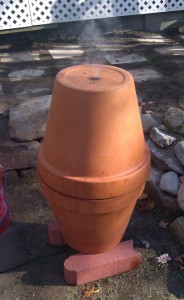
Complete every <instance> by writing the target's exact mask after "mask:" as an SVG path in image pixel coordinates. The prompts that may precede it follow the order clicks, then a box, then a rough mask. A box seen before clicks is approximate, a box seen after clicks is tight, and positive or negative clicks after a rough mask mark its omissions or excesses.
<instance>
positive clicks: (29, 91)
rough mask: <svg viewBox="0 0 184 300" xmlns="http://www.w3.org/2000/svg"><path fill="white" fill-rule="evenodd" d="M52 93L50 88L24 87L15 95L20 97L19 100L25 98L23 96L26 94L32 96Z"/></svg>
mask: <svg viewBox="0 0 184 300" xmlns="http://www.w3.org/2000/svg"><path fill="white" fill-rule="evenodd" d="M51 93H52V89H51V88H34V89H33V88H31V87H30V88H26V89H25V90H23V91H22V92H19V93H18V94H16V96H17V97H18V98H19V99H20V100H25V96H27V95H31V96H32V97H39V96H42V95H49V94H51Z"/></svg>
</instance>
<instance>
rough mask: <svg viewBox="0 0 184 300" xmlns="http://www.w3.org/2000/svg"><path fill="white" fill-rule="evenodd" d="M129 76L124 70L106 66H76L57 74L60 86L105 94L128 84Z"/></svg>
mask: <svg viewBox="0 0 184 300" xmlns="http://www.w3.org/2000/svg"><path fill="white" fill-rule="evenodd" d="M130 78H131V74H130V73H128V72H127V71H125V70H122V69H119V68H116V67H112V66H106V65H95V64H91V65H78V66H72V67H69V68H66V69H64V70H63V71H61V72H59V73H58V74H57V80H58V82H60V83H61V84H62V85H64V86H66V87H69V88H72V89H77V90H83V91H88V92H90V91H91V92H95V91H96V92H105V91H111V90H114V89H118V88H121V87H123V86H125V85H126V84H128V82H129V81H130Z"/></svg>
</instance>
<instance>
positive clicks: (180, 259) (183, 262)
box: [175, 254, 184, 264]
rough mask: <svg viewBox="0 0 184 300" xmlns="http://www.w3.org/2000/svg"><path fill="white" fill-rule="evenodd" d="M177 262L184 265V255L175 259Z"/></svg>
mask: <svg viewBox="0 0 184 300" xmlns="http://www.w3.org/2000/svg"><path fill="white" fill-rule="evenodd" d="M175 261H178V262H180V263H181V264H184V254H181V255H179V256H177V257H176V258H175Z"/></svg>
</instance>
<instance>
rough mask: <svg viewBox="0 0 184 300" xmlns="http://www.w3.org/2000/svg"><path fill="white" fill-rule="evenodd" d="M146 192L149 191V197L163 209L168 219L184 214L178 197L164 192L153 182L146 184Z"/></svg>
mask: <svg viewBox="0 0 184 300" xmlns="http://www.w3.org/2000/svg"><path fill="white" fill-rule="evenodd" d="M146 192H147V193H148V197H149V198H150V199H152V200H153V201H155V203H156V204H157V205H158V207H159V208H160V209H161V210H162V212H163V214H164V215H165V217H166V219H167V220H169V221H173V220H175V219H176V218H177V217H178V216H181V215H182V213H183V212H182V210H181V208H180V207H179V205H178V202H177V197H174V196H171V195H169V194H168V193H165V192H162V191H161V190H160V189H159V187H158V186H157V185H155V184H153V182H152V183H151V182H148V183H147V184H146Z"/></svg>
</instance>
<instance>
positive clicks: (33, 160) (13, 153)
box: [0, 141, 40, 171]
mask: <svg viewBox="0 0 184 300" xmlns="http://www.w3.org/2000/svg"><path fill="white" fill-rule="evenodd" d="M39 145H40V144H39V143H38V142H36V141H33V142H28V143H15V142H11V141H9V142H7V143H5V144H3V145H0V157H1V164H2V166H3V168H4V170H5V171H8V170H14V169H25V168H31V167H32V168H33V167H35V166H36V164H37V150H38V147H39Z"/></svg>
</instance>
